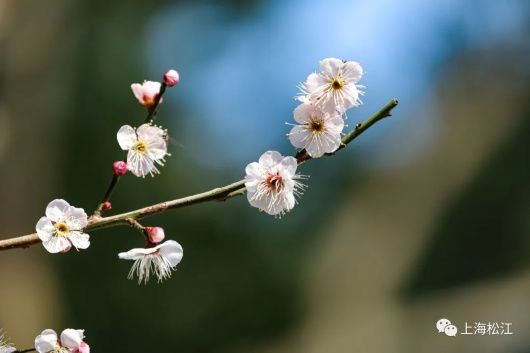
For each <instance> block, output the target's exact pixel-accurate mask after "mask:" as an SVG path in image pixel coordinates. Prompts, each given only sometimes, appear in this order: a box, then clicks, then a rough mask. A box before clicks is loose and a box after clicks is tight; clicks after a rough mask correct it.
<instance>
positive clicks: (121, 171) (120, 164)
mask: <svg viewBox="0 0 530 353" xmlns="http://www.w3.org/2000/svg"><path fill="white" fill-rule="evenodd" d="M112 170H113V171H114V174H116V175H120V176H121V175H125V174H127V163H125V162H124V161H116V162H114V163H112Z"/></svg>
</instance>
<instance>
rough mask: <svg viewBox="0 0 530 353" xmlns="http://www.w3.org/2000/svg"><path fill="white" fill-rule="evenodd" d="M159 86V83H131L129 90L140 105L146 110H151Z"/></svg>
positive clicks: (158, 91)
mask: <svg viewBox="0 0 530 353" xmlns="http://www.w3.org/2000/svg"><path fill="white" fill-rule="evenodd" d="M161 86H162V85H161V84H160V82H155V81H144V82H143V83H142V84H139V83H133V84H132V85H131V90H132V92H133V94H134V96H135V97H136V99H138V102H140V104H142V105H145V106H146V107H147V108H151V107H153V105H154V104H155V101H156V97H158V94H159V93H160V87H161ZM159 103H162V99H160V102H159Z"/></svg>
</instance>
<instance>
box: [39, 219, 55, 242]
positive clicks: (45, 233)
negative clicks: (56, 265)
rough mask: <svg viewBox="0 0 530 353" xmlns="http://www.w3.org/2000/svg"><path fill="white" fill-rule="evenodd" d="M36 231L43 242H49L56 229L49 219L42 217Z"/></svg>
mask: <svg viewBox="0 0 530 353" xmlns="http://www.w3.org/2000/svg"><path fill="white" fill-rule="evenodd" d="M35 230H36V231H37V234H38V236H39V239H40V240H42V241H48V240H50V238H51V237H52V236H53V234H54V233H55V227H54V226H53V223H52V221H50V219H49V218H48V217H41V218H40V219H39V221H38V222H37V225H36V226H35Z"/></svg>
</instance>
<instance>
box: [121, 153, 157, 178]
mask: <svg viewBox="0 0 530 353" xmlns="http://www.w3.org/2000/svg"><path fill="white" fill-rule="evenodd" d="M127 167H128V168H129V170H130V171H131V173H133V174H134V175H135V176H137V177H144V176H146V175H148V174H150V173H156V169H155V163H154V162H153V160H152V159H151V158H149V156H148V155H146V154H141V153H138V152H136V151H133V150H130V151H129V152H128V153H127Z"/></svg>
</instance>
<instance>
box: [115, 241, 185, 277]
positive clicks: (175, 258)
mask: <svg viewBox="0 0 530 353" xmlns="http://www.w3.org/2000/svg"><path fill="white" fill-rule="evenodd" d="M182 256H183V249H182V246H180V244H179V243H177V242H176V241H174V240H168V241H165V242H163V243H162V244H159V245H156V246H153V247H149V248H136V249H131V250H129V251H127V252H122V253H119V254H118V257H119V258H120V259H124V260H134V264H133V266H132V268H131V270H130V271H129V276H128V277H127V278H129V279H132V278H133V277H134V274H135V273H136V275H137V276H138V284H141V283H142V281H143V282H144V284H146V283H147V282H148V281H149V277H150V276H151V272H154V274H155V275H156V277H158V282H162V281H163V280H164V279H166V278H169V277H171V272H172V271H173V270H175V267H176V266H177V265H178V264H179V262H180V260H182Z"/></svg>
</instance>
